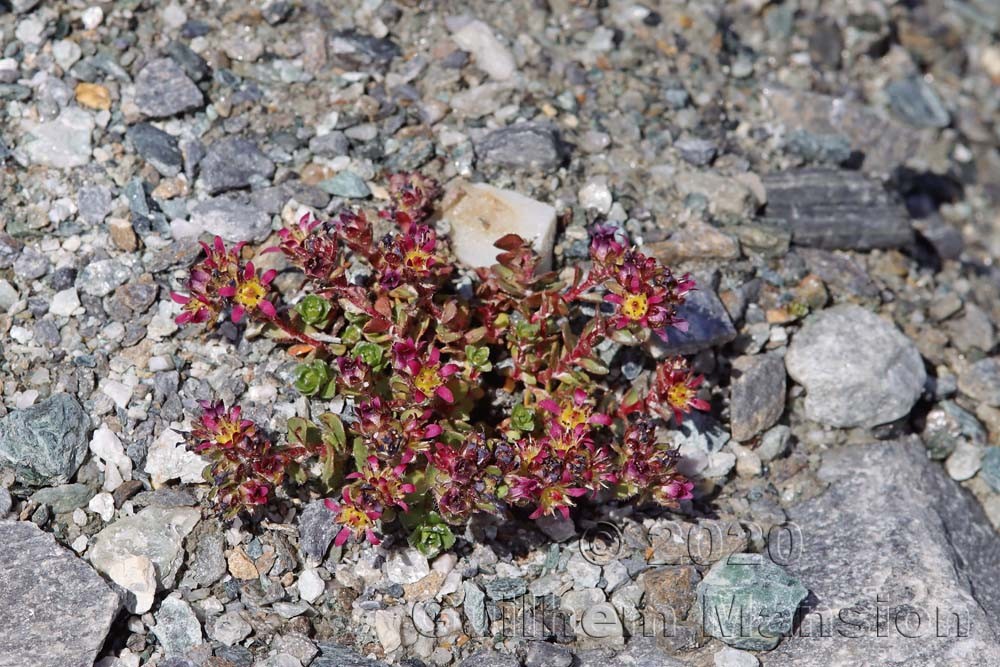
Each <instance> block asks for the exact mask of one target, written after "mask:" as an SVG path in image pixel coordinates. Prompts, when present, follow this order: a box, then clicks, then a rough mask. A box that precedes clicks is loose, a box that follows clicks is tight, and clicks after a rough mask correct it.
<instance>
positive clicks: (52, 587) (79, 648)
mask: <svg viewBox="0 0 1000 667" xmlns="http://www.w3.org/2000/svg"><path fill="white" fill-rule="evenodd" d="M0 562H2V563H3V567H0V608H2V609H3V610H4V613H3V614H0V667H24V665H31V666H32V667H89V665H92V664H94V660H95V659H96V657H97V652H98V651H99V650H100V649H101V646H102V645H103V644H104V638H105V637H106V636H107V634H108V630H109V628H110V627H111V623H112V621H114V619H115V616H117V615H118V610H119V607H120V602H119V599H118V596H117V595H116V594H115V593H114V592H113V591H112V590H111V588H109V587H108V585H107V584H106V583H105V582H104V580H103V579H101V577H100V575H98V574H97V573H96V572H94V570H93V569H91V567H90V566H89V565H87V564H86V563H85V562H83V561H82V560H80V559H79V558H77V557H76V556H74V555H73V554H72V553H70V552H69V551H68V550H66V549H65V548H63V547H62V546H60V545H58V544H57V543H56V541H55V538H53V537H52V535H50V534H49V533H46V532H44V531H42V530H41V529H40V528H38V527H37V526H36V525H34V524H33V523H30V522H19V521H0Z"/></svg>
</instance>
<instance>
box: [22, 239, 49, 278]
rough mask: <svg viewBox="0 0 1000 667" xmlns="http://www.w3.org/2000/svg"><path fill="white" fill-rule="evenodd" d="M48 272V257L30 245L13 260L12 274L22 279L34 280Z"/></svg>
mask: <svg viewBox="0 0 1000 667" xmlns="http://www.w3.org/2000/svg"><path fill="white" fill-rule="evenodd" d="M48 272H49V258H48V257H46V256H45V255H43V254H42V253H40V252H38V251H37V250H35V249H34V248H32V247H31V246H28V247H27V248H25V249H24V250H23V251H22V252H21V255H20V257H18V258H17V259H15V260H14V275H15V276H17V277H18V278H21V279H23V280H35V279H37V278H41V277H42V276H44V275H45V274H46V273H48Z"/></svg>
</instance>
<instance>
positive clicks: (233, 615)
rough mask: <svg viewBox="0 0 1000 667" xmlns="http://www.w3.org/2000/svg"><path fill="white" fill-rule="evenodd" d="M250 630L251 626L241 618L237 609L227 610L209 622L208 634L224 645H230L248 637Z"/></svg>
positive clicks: (251, 629) (251, 630)
mask: <svg viewBox="0 0 1000 667" xmlns="http://www.w3.org/2000/svg"><path fill="white" fill-rule="evenodd" d="M251 632H253V628H252V627H250V624H249V623H247V622H246V621H244V620H243V616H242V615H241V614H240V613H239V612H238V611H229V612H226V613H225V614H222V615H221V616H219V617H217V618H216V619H215V620H213V621H212V622H211V624H210V625H209V630H208V636H209V637H211V638H212V639H214V640H215V641H217V642H220V643H222V644H225V645H226V646H232V645H233V644H235V643H237V642H239V641H242V640H243V639H245V638H246V637H248V636H249V635H250V633H251Z"/></svg>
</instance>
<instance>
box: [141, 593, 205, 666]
mask: <svg viewBox="0 0 1000 667" xmlns="http://www.w3.org/2000/svg"><path fill="white" fill-rule="evenodd" d="M154 617H155V618H156V625H154V626H153V634H154V635H156V639H157V641H159V642H160V646H162V647H163V651H164V653H165V654H166V655H167V657H171V656H179V657H183V656H184V655H185V654H186V653H187V652H188V651H190V650H191V649H192V648H194V647H195V646H197V645H198V644H200V643H201V640H202V635H201V623H199V622H198V617H197V616H195V615H194V610H193V609H191V605H189V604H188V603H187V602H185V601H184V600H182V599H180V598H179V597H174V596H170V597H168V598H166V599H164V600H163V602H162V603H160V609H159V610H158V611H157V612H156V614H155V615H154Z"/></svg>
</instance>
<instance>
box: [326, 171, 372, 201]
mask: <svg viewBox="0 0 1000 667" xmlns="http://www.w3.org/2000/svg"><path fill="white" fill-rule="evenodd" d="M319 187H320V188H322V190H323V191H324V192H327V193H329V194H331V195H334V196H335V197H347V198H348V199H364V198H365V197H367V196H368V195H370V194H371V190H369V189H368V185H367V184H366V183H365V181H364V179H363V178H361V177H360V176H358V175H357V174H355V173H354V172H350V171H342V172H340V173H339V174H337V175H336V176H334V177H333V178H328V179H326V180H325V181H322V182H321V183H320V184H319Z"/></svg>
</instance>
